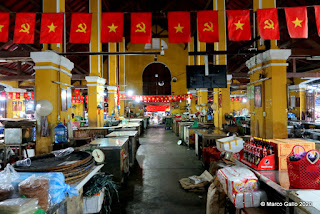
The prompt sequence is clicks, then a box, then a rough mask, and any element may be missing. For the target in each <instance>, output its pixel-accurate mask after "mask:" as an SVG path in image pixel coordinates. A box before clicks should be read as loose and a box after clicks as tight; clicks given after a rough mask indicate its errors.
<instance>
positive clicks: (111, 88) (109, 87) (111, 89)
mask: <svg viewBox="0 0 320 214" xmlns="http://www.w3.org/2000/svg"><path fill="white" fill-rule="evenodd" d="M107 89H108V91H117V86H115V85H108V86H107Z"/></svg>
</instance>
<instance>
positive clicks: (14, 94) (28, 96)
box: [1, 92, 34, 100]
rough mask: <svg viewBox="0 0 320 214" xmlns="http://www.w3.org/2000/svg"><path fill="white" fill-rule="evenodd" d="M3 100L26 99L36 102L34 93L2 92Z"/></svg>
mask: <svg viewBox="0 0 320 214" xmlns="http://www.w3.org/2000/svg"><path fill="white" fill-rule="evenodd" d="M1 98H2V99H10V100H12V99H16V100H20V99H26V100H34V92H24V93H20V92H1Z"/></svg>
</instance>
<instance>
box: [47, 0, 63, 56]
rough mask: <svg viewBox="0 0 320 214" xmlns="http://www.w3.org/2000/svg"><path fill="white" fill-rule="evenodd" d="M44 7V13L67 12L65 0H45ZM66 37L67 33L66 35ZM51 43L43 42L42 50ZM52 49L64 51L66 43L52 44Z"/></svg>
mask: <svg viewBox="0 0 320 214" xmlns="http://www.w3.org/2000/svg"><path fill="white" fill-rule="evenodd" d="M42 2H43V4H42V8H43V12H44V13H63V12H65V11H66V10H65V0H43V1H42ZM63 38H65V35H64V37H63ZM48 49H49V45H48V44H43V48H42V50H48ZM50 49H51V50H55V51H58V52H63V51H64V43H59V44H50Z"/></svg>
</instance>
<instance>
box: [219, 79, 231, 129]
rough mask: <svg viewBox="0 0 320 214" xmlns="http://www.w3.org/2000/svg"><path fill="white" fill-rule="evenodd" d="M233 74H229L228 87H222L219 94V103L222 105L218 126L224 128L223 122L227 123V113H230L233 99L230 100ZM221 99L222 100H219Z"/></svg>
mask: <svg viewBox="0 0 320 214" xmlns="http://www.w3.org/2000/svg"><path fill="white" fill-rule="evenodd" d="M231 79H232V75H227V88H220V89H219V90H220V91H219V93H218V94H219V95H218V104H219V102H220V104H221V107H220V106H219V105H218V117H219V123H218V127H219V128H222V126H223V124H225V123H227V121H226V120H225V114H230V112H231V100H230V85H231ZM219 100H220V101H219Z"/></svg>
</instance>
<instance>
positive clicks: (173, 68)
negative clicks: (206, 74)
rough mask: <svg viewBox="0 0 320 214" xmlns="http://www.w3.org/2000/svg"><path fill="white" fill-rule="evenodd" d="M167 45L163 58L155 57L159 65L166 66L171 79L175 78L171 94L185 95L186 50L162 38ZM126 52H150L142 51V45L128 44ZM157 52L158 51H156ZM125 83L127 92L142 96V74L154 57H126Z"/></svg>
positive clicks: (180, 45) (182, 45)
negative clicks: (132, 91)
mask: <svg viewBox="0 0 320 214" xmlns="http://www.w3.org/2000/svg"><path fill="white" fill-rule="evenodd" d="M162 40H164V41H165V42H166V43H167V44H168V49H167V50H165V55H164V56H159V55H158V56H157V57H158V61H157V62H160V63H164V64H165V65H166V66H168V68H169V70H170V72H171V78H172V77H177V79H178V80H177V82H171V92H172V93H174V94H176V95H179V94H187V85H186V65H188V49H187V48H186V49H184V48H185V45H184V44H175V43H169V42H168V39H167V38H162ZM128 51H130V52H131V51H150V50H145V49H144V44H129V45H128ZM158 51H159V50H158ZM125 60H126V65H125V68H126V82H127V87H126V88H127V90H134V93H135V94H142V87H143V84H142V74H143V71H144V69H145V67H146V66H147V65H149V64H150V63H152V62H154V55H136V56H126V59H125Z"/></svg>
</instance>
